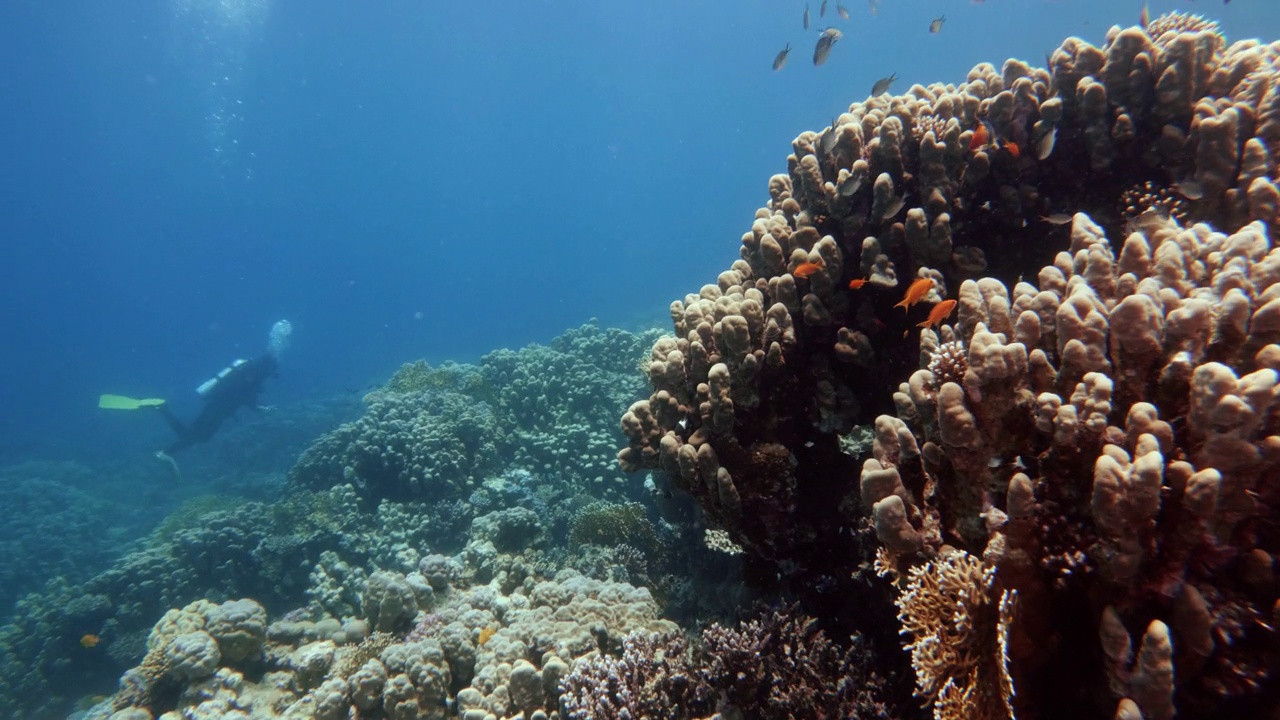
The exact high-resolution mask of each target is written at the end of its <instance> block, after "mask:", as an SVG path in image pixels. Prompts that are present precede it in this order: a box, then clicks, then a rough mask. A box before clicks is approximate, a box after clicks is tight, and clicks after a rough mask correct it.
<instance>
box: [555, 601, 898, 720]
mask: <svg viewBox="0 0 1280 720" xmlns="http://www.w3.org/2000/svg"><path fill="white" fill-rule="evenodd" d="M869 660H870V656H869V655H867V654H866V653H865V651H864V649H863V648H861V647H859V646H856V645H855V646H854V647H851V648H848V649H843V650H842V649H839V648H838V647H837V646H836V645H835V644H833V643H832V642H831V641H830V640H828V639H827V637H826V635H825V634H824V633H823V631H822V630H820V629H818V628H817V621H816V620H815V619H814V618H810V617H804V616H801V615H798V614H796V612H795V609H794V608H790V607H788V608H782V609H778V610H772V611H767V612H762V613H759V614H758V615H757V616H755V617H752V618H750V619H748V620H746V621H744V622H742V623H741V624H740V625H739V626H738V627H736V628H730V627H725V626H723V625H720V624H718V623H717V624H713V625H711V626H709V627H707V628H706V629H705V630H703V632H702V635H701V637H700V641H699V642H698V643H697V644H696V645H695V646H693V647H689V646H688V644H687V643H686V642H685V639H684V637H683V636H681V635H679V634H672V635H665V636H664V635H659V634H656V633H650V634H644V633H632V634H631V635H629V636H627V638H626V640H625V641H624V642H623V646H622V650H621V653H619V654H617V655H610V654H607V653H600V654H593V655H591V656H588V657H585V658H583V659H581V660H579V661H578V662H577V663H575V664H574V666H573V670H572V672H570V673H569V674H568V675H566V676H565V678H564V683H563V688H564V695H563V698H562V700H563V703H564V706H565V709H566V711H567V713H568V717H569V718H570V719H571V720H579V719H580V720H586V719H588V718H590V719H592V720H622V719H623V718H643V717H650V718H672V719H673V720H680V719H683V718H697V717H705V716H710V715H711V714H712V712H718V713H719V715H717V717H720V716H723V717H748V718H754V719H758V720H787V719H789V718H820V717H838V718H860V719H866V720H871V719H872V718H888V717H890V714H889V711H888V709H887V707H886V705H885V704H884V702H883V700H882V698H883V696H884V692H885V686H884V683H883V680H882V678H880V677H878V676H877V675H876V674H875V673H874V672H872V671H871V670H870V668H869V666H868V665H867V663H868V661H869Z"/></svg>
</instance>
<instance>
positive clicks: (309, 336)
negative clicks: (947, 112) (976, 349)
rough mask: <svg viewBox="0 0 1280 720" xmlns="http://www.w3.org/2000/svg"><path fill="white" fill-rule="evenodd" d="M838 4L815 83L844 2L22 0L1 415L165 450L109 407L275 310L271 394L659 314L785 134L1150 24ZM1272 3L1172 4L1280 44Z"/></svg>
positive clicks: (20, 438) (985, 6)
mask: <svg viewBox="0 0 1280 720" xmlns="http://www.w3.org/2000/svg"><path fill="white" fill-rule="evenodd" d="M849 3H850V5H849V7H850V11H851V13H852V15H853V18H852V20H850V21H839V22H838V24H839V26H840V27H841V28H843V30H844V32H845V39H844V41H843V42H842V43H840V44H838V45H837V47H836V51H835V52H833V53H832V56H831V59H830V61H829V62H828V63H827V64H826V65H825V66H823V67H821V68H815V67H813V66H812V64H811V61H810V57H811V46H812V40H813V35H814V33H815V32H816V29H817V28H820V27H823V26H825V25H827V24H832V23H835V22H837V21H836V20H835V19H834V18H833V17H832V16H833V15H834V3H833V7H832V12H831V13H829V15H828V17H827V18H826V19H819V18H817V17H816V15H817V13H816V5H817V4H816V3H814V4H813V5H814V16H815V17H814V28H815V29H814V30H812V31H810V32H809V33H808V34H806V33H804V32H803V31H802V29H801V27H800V14H801V11H802V7H803V3H801V2H777V1H776V0H769V1H767V2H765V1H753V2H741V1H739V0H735V1H734V2H728V1H726V0H706V1H704V2H697V3H689V2H673V1H667V2H628V3H615V2H545V1H537V0H534V1H529V0H522V1H521V2H505V1H499V2H488V3H483V4H476V3H444V2H396V3H349V2H306V3H303V2H272V1H271V0H221V1H220V2H216V1H212V0H164V1H160V2H129V3H100V2H91V1H89V0H72V1H68V2H53V3H43V2H12V3H7V4H6V5H5V6H4V8H3V9H0V53H2V54H3V56H4V58H5V62H4V63H3V66H4V67H6V68H9V70H7V71H5V73H4V76H3V79H2V80H0V105H2V106H3V107H4V108H5V109H6V110H5V112H4V114H3V116H2V117H0V156H2V157H3V158H4V160H3V163H4V167H5V170H6V172H5V173H4V174H5V180H4V191H3V192H2V193H0V237H3V238H4V242H3V252H4V256H3V266H4V267H5V268H6V273H5V275H6V277H7V279H6V281H5V282H4V283H3V284H0V308H2V310H3V338H4V342H5V347H6V348H7V350H8V351H7V352H5V353H4V354H3V356H0V374H2V375H3V377H5V378H10V379H11V381H6V382H4V383H2V384H0V407H3V411H2V412H0V434H3V435H4V436H5V437H6V438H8V440H7V441H6V443H7V444H8V445H10V446H17V447H12V448H10V449H11V450H12V451H17V450H21V446H22V445H23V444H24V443H25V444H28V445H29V444H30V443H35V442H39V443H44V444H49V445H51V446H52V447H53V448H54V449H55V451H56V452H58V453H68V454H72V453H83V452H90V451H94V450H98V449H101V450H103V451H104V452H109V451H118V450H120V449H121V448H122V447H123V448H126V449H128V450H133V449H135V445H136V447H152V446H154V445H155V443H156V442H157V439H158V438H163V429H162V428H157V427H154V425H152V424H150V423H147V424H145V425H146V427H143V425H144V424H143V423H134V422H131V421H127V420H122V419H121V418H120V417H119V416H118V415H112V414H104V413H101V412H99V411H97V410H96V408H95V407H94V400H95V398H96V396H97V395H98V393H101V392H105V391H113V392H122V393H135V394H142V395H158V396H162V397H167V398H170V400H171V402H174V403H175V405H178V406H181V404H182V403H183V402H184V401H190V402H192V403H194V396H193V394H192V392H191V390H192V388H194V386H195V385H197V384H198V383H199V382H201V381H202V380H203V379H205V378H206V377H207V376H208V375H209V374H211V373H213V372H216V371H217V370H218V369H219V368H221V367H222V366H223V364H225V363H226V362H228V361H229V360H231V359H232V358H234V357H237V356H245V355H252V354H256V353H258V352H260V350H261V347H262V343H263V337H264V335H265V332H266V330H267V328H268V327H269V326H270V324H271V323H272V322H274V321H275V320H277V319H280V318H288V319H289V320H291V321H292V322H293V324H294V326H295V328H296V333H295V338H294V339H295V343H294V348H293V351H292V353H291V354H290V357H289V358H288V360H287V365H286V368H285V372H283V373H282V377H281V379H280V382H279V383H278V384H277V385H275V386H274V387H273V388H272V389H271V394H272V397H273V399H274V400H275V401H288V400H290V399H296V398H301V397H311V396H316V395H323V394H325V393H330V392H333V391H334V390H335V389H338V388H342V387H346V386H353V385H361V384H367V383H368V382H370V381H372V380H376V379H380V378H383V377H385V376H386V374H387V373H389V372H390V371H391V370H392V369H394V367H396V366H397V365H398V364H399V363H400V362H402V361H405V360H407V359H413V358H418V357H426V358H428V359H441V358H445V357H452V358H459V359H466V358H474V357H476V356H478V355H479V354H481V353H483V352H485V351H487V350H490V349H492V348H496V347H515V346H519V345H522V344H524V343H527V342H530V341H538V340H543V341H545V340H546V339H549V338H550V337H552V336H553V335H555V334H556V333H557V332H559V331H560V330H562V329H564V328H566V327H570V326H573V325H576V324H578V323H580V322H582V321H584V320H586V319H588V318H590V317H597V318H599V319H600V320H601V322H602V323H603V324H605V325H610V324H631V323H637V322H641V321H649V320H651V319H652V320H657V321H662V320H664V317H665V308H666V306H667V305H668V303H669V302H670V301H671V300H672V299H674V298H677V297H680V296H682V295H683V293H685V292H688V291H690V290H694V289H696V288H697V287H698V286H699V285H700V284H701V283H702V282H704V281H706V280H707V279H709V278H712V277H714V275H715V274H716V273H717V272H718V271H719V270H720V269H723V268H724V267H726V266H727V265H728V263H729V262H730V261H731V260H732V259H733V258H734V257H735V256H736V253H737V245H738V237H739V236H740V234H741V233H742V232H743V231H744V230H745V229H746V228H747V227H748V225H749V222H750V219H751V214H752V213H753V211H754V210H755V208H756V207H757V206H759V205H760V204H761V202H762V200H763V198H764V194H765V193H764V191H765V184H766V181H767V179H768V177H769V176H770V175H771V174H773V173H776V172H780V171H785V157H786V154H787V152H788V149H789V142H790V140H791V139H792V138H793V137H794V136H795V135H796V134H798V133H799V132H800V131H802V130H804V129H808V128H820V127H821V126H823V125H825V124H826V123H828V122H829V121H830V118H831V117H832V115H834V114H836V113H838V112H840V111H841V110H843V109H844V108H845V107H846V106H847V104H848V103H849V102H850V101H852V100H856V99H861V98H862V97H864V96H865V94H866V92H867V91H868V89H869V88H870V86H871V84H872V83H873V82H874V81H875V79H876V78H879V77H881V76H883V75H887V74H889V73H891V72H896V73H897V74H898V76H899V78H901V79H900V81H899V84H898V85H897V88H898V90H899V91H901V89H903V88H905V87H907V86H908V85H909V84H910V83H915V82H922V83H926V82H930V81H934V80H945V81H959V80H962V79H963V77H964V74H965V72H966V71H967V70H968V68H969V67H970V66H972V65H973V64H974V63H976V62H979V61H983V60H993V61H997V62H998V61H1000V60H1001V59H1003V58H1005V57H1007V56H1018V57H1023V58H1026V59H1028V60H1033V61H1039V60H1040V58H1042V57H1043V55H1044V53H1045V52H1046V51H1047V50H1049V49H1051V48H1053V47H1055V46H1056V44H1057V43H1058V42H1059V41H1060V40H1061V39H1062V38H1063V37H1064V36H1066V35H1068V34H1079V35H1081V36H1083V37H1085V38H1087V39H1089V40H1091V41H1094V42H1101V38H1102V35H1103V33H1104V32H1105V30H1106V28H1107V27H1108V26H1109V25H1111V24H1113V23H1123V24H1126V25H1128V24H1133V23H1134V22H1136V20H1137V16H1138V11H1139V9H1140V4H1139V3H1137V2H1114V1H1112V0H1089V1H1080V0H1076V1H1073V2H1034V1H1031V0H1023V1H1021V2H1001V1H999V0H992V1H991V2H986V3H978V4H974V3H968V2H963V3H962V2H941V1H933V2H895V0H883V2H881V8H880V12H879V15H878V17H874V18H873V17H871V15H870V13H869V12H868V8H867V5H866V4H865V3H864V2H862V0H849ZM1268 5H1269V3H1267V2H1249V1H1248V0H1237V2H1235V3H1232V4H1230V5H1225V6H1223V5H1221V4H1218V3H1209V2H1200V3H1187V2H1166V3H1159V2H1157V3H1152V12H1153V13H1159V12H1160V11H1162V10H1165V9H1171V8H1178V9H1200V10H1205V11H1209V12H1211V13H1212V14H1213V16H1214V17H1215V18H1219V19H1221V21H1222V22H1223V25H1224V28H1225V30H1226V32H1227V34H1228V35H1229V36H1230V37H1232V38H1239V37H1244V36H1254V35H1258V36H1261V37H1267V36H1269V35H1275V34H1276V33H1275V30H1276V29H1277V27H1278V26H1280V14H1278V13H1275V12H1274V8H1269V7H1268ZM939 14H945V15H946V16H947V22H946V24H945V26H944V28H943V30H942V32H940V33H938V34H937V35H930V34H929V33H928V32H927V27H928V24H929V21H930V19H932V18H933V17H936V16H937V15H939ZM1265 30H1271V32H1270V33H1268V32H1264V31H1265ZM787 42H790V43H792V45H793V46H794V47H795V51H794V52H793V54H792V56H791V59H790V62H789V64H788V65H787V67H785V68H784V69H783V71H782V72H778V73H773V72H771V71H770V69H769V64H770V62H771V60H772V58H773V56H774V54H775V53H776V52H777V51H778V50H779V49H781V47H782V46H783V45H784V44H785V43H787ZM193 406H194V405H193ZM135 441H136V442H135ZM122 443H123V445H122Z"/></svg>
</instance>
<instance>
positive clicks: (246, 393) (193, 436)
mask: <svg viewBox="0 0 1280 720" xmlns="http://www.w3.org/2000/svg"><path fill="white" fill-rule="evenodd" d="M277 367H279V363H277V362H276V358H275V356H274V355H271V354H270V353H268V354H266V355H263V356H261V357H256V358H253V359H252V360H236V361H235V362H233V363H231V364H230V365H228V366H227V367H226V368H225V369H224V370H223V371H222V372H220V373H218V374H217V375H214V376H213V377H211V378H209V379H208V380H206V381H205V382H204V383H203V384H202V385H201V386H200V387H198V388H196V392H197V393H199V394H200V397H201V398H203V399H204V407H202V408H200V414H198V415H196V418H195V419H194V420H192V421H191V422H190V423H183V422H182V421H181V420H179V419H178V417H177V416H176V415H174V414H173V412H172V411H171V410H169V406H168V405H167V404H165V403H160V404H159V405H154V406H153V407H155V409H156V410H159V411H160V414H161V415H163V416H164V419H165V421H166V422H168V423H169V427H170V428H172V429H173V434H174V435H177V438H176V439H175V440H174V441H173V443H171V444H170V445H169V447H167V448H165V449H164V450H162V451H161V452H160V455H172V454H173V453H175V452H177V451H179V450H182V449H183V448H188V447H191V446H192V445H199V444H200V443H204V442H208V441H209V440H211V439H212V438H213V435H214V433H216V432H218V428H220V427H222V423H223V421H224V420H226V419H227V418H229V417H231V416H232V415H234V414H235V413H236V411H237V410H239V409H240V408H242V407H249V408H259V409H260V407H259V405H258V395H259V394H260V393H261V392H262V386H263V385H264V384H265V383H266V382H267V378H271V377H275V376H276V368H277Z"/></svg>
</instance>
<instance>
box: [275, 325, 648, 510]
mask: <svg viewBox="0 0 1280 720" xmlns="http://www.w3.org/2000/svg"><path fill="white" fill-rule="evenodd" d="M656 334H657V333H656V332H650V333H647V334H635V333H629V332H625V331H622V330H616V329H609V330H601V329H599V328H598V327H596V326H595V325H594V324H588V325H584V326H582V327H580V328H578V329H576V330H570V331H568V332H566V333H564V334H563V335H561V336H560V337H557V338H556V339H555V340H553V341H552V342H551V344H550V345H549V346H542V345H531V346H529V347H525V348H522V349H520V350H498V351H495V352H492V353H489V354H488V355H485V356H484V358H483V359H482V360H481V364H480V366H479V367H475V366H468V365H458V364H454V363H450V364H446V365H443V366H440V367H437V368H432V367H430V366H429V365H427V364H426V363H422V362H418V363H411V364H407V365H405V366H404V367H402V368H400V370H399V371H397V372H396V374H395V375H394V376H393V377H392V378H391V380H390V381H389V382H388V383H387V385H386V386H385V387H383V388H380V389H379V390H377V391H375V392H372V393H370V394H369V395H368V396H366V398H365V400H366V403H367V407H366V410H365V413H364V415H363V416H362V417H361V418H359V419H358V420H356V421H354V422H351V423H347V424H344V425H343V426H341V427H339V428H338V429H336V430H334V431H332V432H330V433H327V434H326V435H325V436H323V437H321V438H320V439H319V440H318V441H316V442H315V443H314V444H313V445H312V446H311V447H310V448H309V449H308V450H307V451H306V452H305V453H303V455H302V457H301V458H300V459H299V460H298V462H297V464H296V465H295V466H294V468H293V469H292V470H291V471H290V473H289V483H290V485H291V487H295V488H307V489H323V488H328V487H332V486H334V485H338V484H343V483H350V484H352V485H354V486H355V487H356V489H357V491H358V492H359V493H360V494H361V495H362V496H363V497H366V498H369V499H371V500H374V501H377V500H380V499H391V500H397V501H406V500H439V499H443V498H448V497H456V496H458V495H461V494H466V493H471V492H473V491H475V490H477V489H479V488H480V487H481V486H482V485H483V484H484V482H485V480H486V479H487V478H489V477H491V476H495V475H498V474H499V473H500V472H501V471H502V469H503V468H507V469H511V468H523V469H526V470H529V471H532V472H534V473H537V474H539V475H540V476H546V477H553V476H558V477H562V478H564V479H565V480H566V481H572V482H574V483H575V484H581V485H582V486H583V487H584V489H590V490H593V491H594V492H596V493H597V494H603V493H606V492H617V488H616V487H614V485H616V484H617V483H616V482H607V481H617V480H620V476H619V475H618V473H617V469H616V468H615V467H614V463H613V461H612V455H613V449H612V448H613V444H614V443H615V442H616V441H615V439H614V438H613V437H612V435H611V433H609V432H607V431H605V430H604V429H603V428H607V427H608V426H609V424H611V423H612V419H613V417H615V416H616V414H617V412H618V411H620V410H621V409H623V408H625V407H626V406H627V404H629V403H630V402H631V401H632V400H633V399H634V398H635V397H637V396H639V395H640V394H641V391H642V389H643V388H642V383H641V382H640V381H639V380H638V379H637V378H636V377H635V373H634V370H635V363H636V361H637V359H638V358H640V357H642V356H643V354H644V347H645V346H646V345H648V344H649V343H651V342H652V341H653V338H654V337H655V336H656Z"/></svg>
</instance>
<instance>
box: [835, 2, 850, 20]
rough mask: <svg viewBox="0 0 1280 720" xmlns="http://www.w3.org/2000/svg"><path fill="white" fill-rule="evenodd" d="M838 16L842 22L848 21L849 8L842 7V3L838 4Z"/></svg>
mask: <svg viewBox="0 0 1280 720" xmlns="http://www.w3.org/2000/svg"><path fill="white" fill-rule="evenodd" d="M836 14H837V15H839V16H840V19H841V20H848V19H849V10H848V8H846V7H845V6H843V5H841V4H840V3H836Z"/></svg>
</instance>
